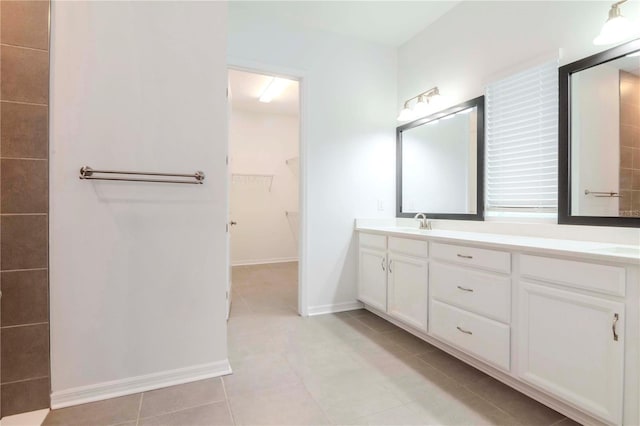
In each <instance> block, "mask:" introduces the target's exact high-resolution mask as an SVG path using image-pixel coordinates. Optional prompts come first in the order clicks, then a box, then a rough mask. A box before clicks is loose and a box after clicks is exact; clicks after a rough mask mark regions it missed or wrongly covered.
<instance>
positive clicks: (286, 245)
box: [229, 108, 300, 265]
mask: <svg viewBox="0 0 640 426" xmlns="http://www.w3.org/2000/svg"><path fill="white" fill-rule="evenodd" d="M299 127H300V126H299V118H298V116H295V115H285V114H274V113H265V112H254V111H246V110H242V109H238V108H233V109H232V111H231V123H230V127H229V154H230V155H229V158H230V167H231V173H232V174H235V177H232V184H231V194H230V195H231V196H230V219H231V220H233V221H235V222H237V225H235V226H233V227H232V228H231V263H232V264H233V265H246V264H257V263H271V262H282V261H292V260H297V258H298V229H297V214H298V210H299V207H298V168H297V167H296V164H297V161H298V155H299V153H298V144H299V139H300V138H299ZM290 159H291V160H292V161H291V164H290V165H288V164H287V160H290ZM238 175H271V176H272V177H271V179H269V178H258V177H251V176H238ZM269 180H271V184H270V185H269V184H268V182H269ZM286 212H290V214H289V215H288V216H287V215H286Z"/></svg>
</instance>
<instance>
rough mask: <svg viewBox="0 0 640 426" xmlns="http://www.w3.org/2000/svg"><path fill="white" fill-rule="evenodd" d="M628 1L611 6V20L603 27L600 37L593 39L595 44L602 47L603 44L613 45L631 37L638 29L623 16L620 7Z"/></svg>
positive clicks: (621, 1)
mask: <svg viewBox="0 0 640 426" xmlns="http://www.w3.org/2000/svg"><path fill="white" fill-rule="evenodd" d="M626 1H627V0H620V1H618V2H616V3H613V4H612V5H611V9H610V10H609V18H608V19H607V21H606V22H605V23H604V25H603V26H602V30H600V34H599V35H598V37H596V38H594V39H593V44H595V45H596V46H600V45H603V44H613V43H617V42H619V41H622V40H624V39H626V38H628V37H631V36H632V35H633V33H634V32H636V28H635V27H634V25H633V24H632V23H631V21H629V20H628V19H627V18H625V17H624V16H622V13H621V12H620V5H621V4H622V3H624V2H626Z"/></svg>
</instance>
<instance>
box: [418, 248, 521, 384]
mask: <svg viewBox="0 0 640 426" xmlns="http://www.w3.org/2000/svg"><path fill="white" fill-rule="evenodd" d="M487 270H489V271H497V272H499V273H495V272H487ZM510 273H511V255H510V253H508V252H504V251H498V250H487V249H482V248H478V247H469V246H462V245H450V244H441V243H432V244H431V270H430V272H429V288H430V290H429V291H430V297H429V311H430V319H429V322H430V327H429V332H430V333H431V335H433V336H435V337H437V338H439V339H441V340H443V341H445V342H447V343H449V344H451V345H453V346H455V347H457V348H459V349H462V350H464V351H465V352H467V353H469V354H471V355H473V356H474V357H476V358H478V359H480V360H482V361H484V362H487V363H489V364H491V365H493V366H495V367H497V368H500V369H502V370H505V371H508V370H509V368H510V359H511V344H510V342H511V328H510V317H511V276H510Z"/></svg>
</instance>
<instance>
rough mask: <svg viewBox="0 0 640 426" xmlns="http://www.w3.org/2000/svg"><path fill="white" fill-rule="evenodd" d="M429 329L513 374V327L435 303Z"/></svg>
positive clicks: (447, 340) (437, 335) (432, 304)
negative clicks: (511, 354)
mask: <svg viewBox="0 0 640 426" xmlns="http://www.w3.org/2000/svg"><path fill="white" fill-rule="evenodd" d="M429 324H430V325H429V329H430V331H431V334H432V335H433V336H434V337H438V338H440V339H442V340H444V341H445V342H448V343H451V344H452V345H454V346H457V347H458V348H460V349H461V350H463V351H465V352H468V353H469V354H470V355H473V356H475V357H477V358H479V359H481V360H483V361H485V362H488V363H490V364H493V365H494V366H496V367H498V368H501V369H503V370H509V358H510V356H509V355H510V349H509V339H510V337H509V326H508V325H504V324H501V323H499V322H497V321H493V320H490V319H487V318H484V317H481V316H479V315H476V314H473V313H471V312H467V311H463V310H462V309H458V308H455V307H453V306H450V305H447V304H445V303H441V302H438V301H437V300H433V299H432V300H431V317H430V323H429Z"/></svg>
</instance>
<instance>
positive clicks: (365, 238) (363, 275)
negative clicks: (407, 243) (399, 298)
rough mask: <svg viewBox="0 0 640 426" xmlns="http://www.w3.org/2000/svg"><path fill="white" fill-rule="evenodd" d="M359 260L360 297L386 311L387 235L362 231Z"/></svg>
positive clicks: (368, 303) (370, 304)
mask: <svg viewBox="0 0 640 426" xmlns="http://www.w3.org/2000/svg"><path fill="white" fill-rule="evenodd" d="M358 260H359V261H358V299H359V300H360V301H361V302H363V303H365V304H367V305H369V306H372V307H374V308H376V309H380V310H381V311H385V312H386V310H387V237H386V236H384V235H373V234H365V233H361V234H360V238H359V250H358Z"/></svg>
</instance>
